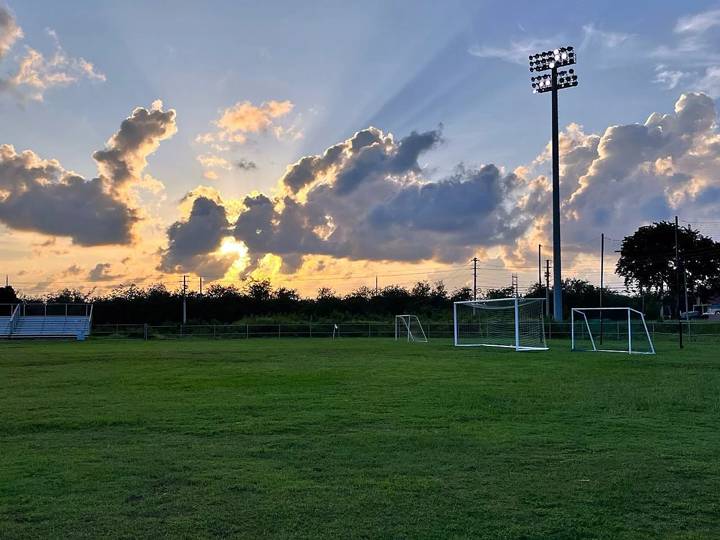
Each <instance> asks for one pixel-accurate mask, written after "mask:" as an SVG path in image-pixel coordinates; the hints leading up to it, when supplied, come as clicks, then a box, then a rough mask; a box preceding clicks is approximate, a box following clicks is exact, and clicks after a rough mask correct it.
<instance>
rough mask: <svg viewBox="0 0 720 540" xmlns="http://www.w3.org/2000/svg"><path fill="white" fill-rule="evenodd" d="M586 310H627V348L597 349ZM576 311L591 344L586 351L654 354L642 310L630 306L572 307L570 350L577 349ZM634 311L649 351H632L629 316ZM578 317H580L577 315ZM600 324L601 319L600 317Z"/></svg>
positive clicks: (653, 347) (653, 345)
mask: <svg viewBox="0 0 720 540" xmlns="http://www.w3.org/2000/svg"><path fill="white" fill-rule="evenodd" d="M586 311H600V312H603V311H627V323H628V346H627V350H623V351H620V350H616V349H598V348H597V345H596V344H595V338H593V335H592V331H591V330H590V323H589V322H588V318H587V315H586V314H585V312H586ZM576 313H578V314H579V315H581V316H582V322H584V323H585V328H586V329H587V333H588V336H589V337H590V343H591V345H592V351H587V352H608V353H621V354H655V344H654V343H653V340H652V336H651V335H650V331H649V330H648V326H647V322H645V314H644V313H643V312H642V311H638V310H637V309H633V308H631V307H591V308H572V309H571V310H570V340H571V341H570V350H572V351H578V349H576V348H575V314H576ZM633 313H635V314H637V315H639V316H640V321H641V322H642V325H643V329H644V330H645V335H646V336H647V340H648V343H649V344H650V350H649V351H634V350H633V347H632V336H633V331H632V321H631V318H630V316H631V315H632V314H633ZM578 319H580V317H578ZM601 324H602V319H601Z"/></svg>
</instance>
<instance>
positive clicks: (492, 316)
mask: <svg viewBox="0 0 720 540" xmlns="http://www.w3.org/2000/svg"><path fill="white" fill-rule="evenodd" d="M544 301H545V299H544V298H500V299H496V300H468V301H464V302H455V303H454V304H453V327H454V328H453V330H454V343H455V346H456V347H505V348H510V349H515V350H516V351H544V350H547V348H548V347H547V343H546V342H545V326H544V324H543V305H544V304H543V302H544Z"/></svg>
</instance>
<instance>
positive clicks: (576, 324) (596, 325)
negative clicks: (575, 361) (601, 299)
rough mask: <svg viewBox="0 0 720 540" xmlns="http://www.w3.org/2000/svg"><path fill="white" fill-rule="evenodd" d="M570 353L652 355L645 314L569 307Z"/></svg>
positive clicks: (624, 309)
mask: <svg viewBox="0 0 720 540" xmlns="http://www.w3.org/2000/svg"><path fill="white" fill-rule="evenodd" d="M570 328H571V331H570V337H571V340H572V350H573V351H593V352H619V353H628V354H655V346H654V344H653V341H652V337H651V336H650V332H649V331H648V327H647V323H646V322H645V315H644V314H643V313H642V312H641V311H638V310H636V309H633V308H629V307H603V308H600V307H595V308H572V310H571V311H570Z"/></svg>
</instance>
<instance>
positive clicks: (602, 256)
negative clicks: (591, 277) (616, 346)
mask: <svg viewBox="0 0 720 540" xmlns="http://www.w3.org/2000/svg"><path fill="white" fill-rule="evenodd" d="M604 263H605V233H600V343H602V341H603V313H602V307H603V288H604V286H605V264H604ZM628 331H629V330H628Z"/></svg>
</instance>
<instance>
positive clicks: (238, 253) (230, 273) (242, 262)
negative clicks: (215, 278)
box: [218, 236, 250, 280]
mask: <svg viewBox="0 0 720 540" xmlns="http://www.w3.org/2000/svg"><path fill="white" fill-rule="evenodd" d="M218 254H219V255H221V256H222V257H232V256H234V257H235V260H234V262H233V263H232V265H230V268H228V270H227V272H226V273H225V276H224V278H223V279H228V280H232V279H237V276H238V274H239V273H241V272H242V271H243V270H245V268H246V267H247V265H248V263H249V262H250V260H249V257H248V248H247V246H246V245H245V243H244V242H239V241H238V240H236V239H235V238H233V237H232V236H226V237H225V238H223V240H222V243H221V244H220V249H218Z"/></svg>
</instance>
